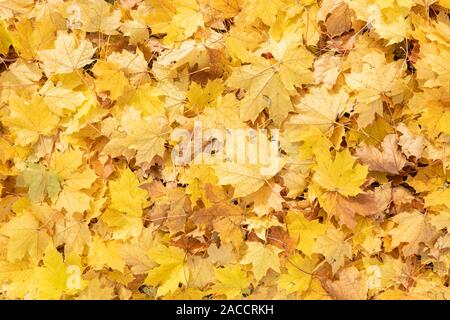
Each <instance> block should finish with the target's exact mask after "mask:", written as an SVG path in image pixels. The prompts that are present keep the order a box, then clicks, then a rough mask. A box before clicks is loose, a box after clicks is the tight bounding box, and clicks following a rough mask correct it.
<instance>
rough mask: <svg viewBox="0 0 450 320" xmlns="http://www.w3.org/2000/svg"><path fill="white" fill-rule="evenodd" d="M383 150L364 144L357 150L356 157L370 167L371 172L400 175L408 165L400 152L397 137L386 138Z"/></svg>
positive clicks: (389, 136)
mask: <svg viewBox="0 0 450 320" xmlns="http://www.w3.org/2000/svg"><path fill="white" fill-rule="evenodd" d="M381 148H382V151H380V150H379V149H378V148H376V147H374V146H371V145H366V144H364V145H363V146H361V147H360V148H358V149H357V150H356V155H357V156H358V157H359V159H360V160H361V162H362V163H363V164H365V165H367V166H368V167H369V170H370V171H378V172H386V173H389V174H393V175H396V174H399V172H400V170H401V169H402V168H403V167H404V166H405V164H406V159H405V157H404V156H403V154H402V153H401V152H400V150H399V144H398V139H397V136H396V135H395V134H389V135H387V136H386V137H384V139H383V142H382V143H381Z"/></svg>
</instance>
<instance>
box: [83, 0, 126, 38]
mask: <svg viewBox="0 0 450 320" xmlns="http://www.w3.org/2000/svg"><path fill="white" fill-rule="evenodd" d="M79 8H80V13H81V17H80V20H81V22H82V27H81V29H82V30H84V31H86V32H101V33H104V34H108V35H115V34H118V32H117V31H116V29H117V28H118V27H119V26H120V25H121V23H120V19H121V17H122V15H121V13H120V10H113V11H112V12H111V8H112V6H111V5H110V4H108V3H107V2H106V1H101V0H82V1H80V2H79Z"/></svg>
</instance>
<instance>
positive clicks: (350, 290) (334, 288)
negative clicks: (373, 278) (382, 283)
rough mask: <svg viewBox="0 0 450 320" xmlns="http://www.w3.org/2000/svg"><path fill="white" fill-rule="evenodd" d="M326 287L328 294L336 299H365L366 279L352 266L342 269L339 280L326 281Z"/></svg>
mask: <svg viewBox="0 0 450 320" xmlns="http://www.w3.org/2000/svg"><path fill="white" fill-rule="evenodd" d="M327 285H328V287H329V291H330V293H331V294H332V295H333V296H334V297H336V298H337V299H343V300H366V299H367V291H368V286H367V279H366V278H365V277H364V276H363V275H361V273H360V272H359V271H358V269H356V268H355V267H354V266H351V267H348V268H345V269H342V270H341V271H340V272H339V280H336V281H330V280H328V284H327Z"/></svg>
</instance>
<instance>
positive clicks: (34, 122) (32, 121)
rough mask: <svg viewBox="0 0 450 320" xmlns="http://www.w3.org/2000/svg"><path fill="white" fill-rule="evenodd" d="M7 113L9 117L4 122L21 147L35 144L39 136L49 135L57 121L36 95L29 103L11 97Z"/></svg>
mask: <svg viewBox="0 0 450 320" xmlns="http://www.w3.org/2000/svg"><path fill="white" fill-rule="evenodd" d="M9 111H10V114H9V117H7V118H6V119H4V122H5V124H6V125H8V126H10V127H11V130H12V131H14V132H15V133H16V142H17V143H18V144H19V145H22V146H25V145H28V144H33V143H35V142H36V141H37V140H38V139H39V136H40V135H50V134H51V133H52V132H53V131H54V130H55V129H56V126H57V124H58V120H59V117H58V116H57V115H56V114H54V113H53V112H51V111H50V109H49V108H48V106H47V104H46V103H45V101H44V99H43V98H42V97H40V96H38V95H35V96H33V97H32V99H31V101H30V102H29V103H26V102H25V101H24V100H23V99H20V98H19V97H17V96H12V97H11V98H10V101H9Z"/></svg>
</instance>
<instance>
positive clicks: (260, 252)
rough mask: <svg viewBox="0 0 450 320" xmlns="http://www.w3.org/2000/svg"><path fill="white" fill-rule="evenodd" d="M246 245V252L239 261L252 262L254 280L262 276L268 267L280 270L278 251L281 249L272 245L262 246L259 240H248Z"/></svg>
mask: <svg viewBox="0 0 450 320" xmlns="http://www.w3.org/2000/svg"><path fill="white" fill-rule="evenodd" d="M247 247H248V248H247V254H246V255H245V256H244V257H243V258H242V260H241V263H242V264H248V263H251V264H252V266H253V273H254V274H255V278H256V280H260V279H261V278H262V277H264V276H265V275H266V273H267V271H268V270H269V269H272V270H273V271H276V272H278V273H279V272H280V260H279V259H278V253H280V252H281V251H282V250H281V249H278V248H277V247H274V246H272V245H266V246H264V245H263V244H262V243H260V242H249V243H247Z"/></svg>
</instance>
